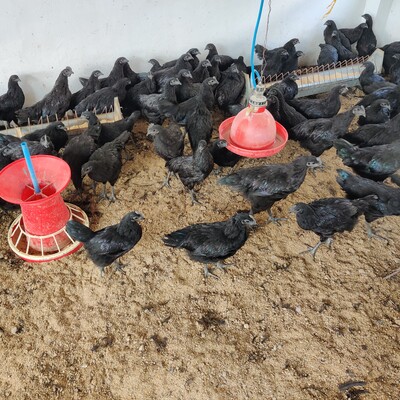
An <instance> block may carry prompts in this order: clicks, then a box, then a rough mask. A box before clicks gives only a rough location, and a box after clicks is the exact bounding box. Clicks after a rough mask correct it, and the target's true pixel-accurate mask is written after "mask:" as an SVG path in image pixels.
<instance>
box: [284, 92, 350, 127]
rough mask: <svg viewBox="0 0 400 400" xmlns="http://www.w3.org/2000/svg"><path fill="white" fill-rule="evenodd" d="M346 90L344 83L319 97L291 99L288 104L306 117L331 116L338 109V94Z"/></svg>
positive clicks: (339, 104)
mask: <svg viewBox="0 0 400 400" xmlns="http://www.w3.org/2000/svg"><path fill="white" fill-rule="evenodd" d="M347 92H348V88H347V86H345V85H338V86H334V87H333V88H332V89H331V90H330V92H329V93H328V95H327V96H326V97H323V98H319V99H306V98H305V99H293V100H291V101H290V102H289V104H290V105H291V106H292V107H294V108H295V109H296V110H297V111H299V112H301V113H302V114H303V115H304V116H305V117H306V118H309V119H316V118H331V117H333V116H334V115H336V114H337V113H338V112H339V110H340V106H341V103H340V95H343V94H345V93H347Z"/></svg>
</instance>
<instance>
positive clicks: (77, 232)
mask: <svg viewBox="0 0 400 400" xmlns="http://www.w3.org/2000/svg"><path fill="white" fill-rule="evenodd" d="M66 230H67V233H68V234H69V235H70V236H71V237H72V239H74V240H77V241H78V242H82V243H85V242H87V241H89V240H90V239H91V238H92V237H93V236H94V235H95V233H94V232H93V231H92V230H91V229H90V228H88V227H87V226H85V225H83V224H81V223H80V222H77V221H68V222H67V226H66Z"/></svg>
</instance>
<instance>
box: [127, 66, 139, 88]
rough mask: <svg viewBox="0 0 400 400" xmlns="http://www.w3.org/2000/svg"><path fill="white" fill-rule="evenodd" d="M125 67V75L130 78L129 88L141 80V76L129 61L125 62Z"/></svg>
mask: <svg viewBox="0 0 400 400" xmlns="http://www.w3.org/2000/svg"><path fill="white" fill-rule="evenodd" d="M123 69H124V77H125V78H128V79H129V80H130V82H131V83H130V85H129V88H131V87H133V86H135V85H136V84H137V83H139V82H140V76H139V74H137V73H136V72H135V71H134V70H133V69H132V68H131V67H130V65H129V62H127V63H125V64H124V66H123Z"/></svg>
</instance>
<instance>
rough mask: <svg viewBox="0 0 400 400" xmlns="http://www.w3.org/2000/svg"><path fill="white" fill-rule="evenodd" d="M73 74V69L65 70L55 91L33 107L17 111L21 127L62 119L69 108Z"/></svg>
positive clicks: (54, 88)
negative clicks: (69, 84)
mask: <svg viewBox="0 0 400 400" xmlns="http://www.w3.org/2000/svg"><path fill="white" fill-rule="evenodd" d="M72 74H73V71H72V69H71V67H66V68H64V69H63V70H62V71H61V73H60V75H59V76H58V78H57V80H56V83H55V84H54V87H53V89H52V90H51V91H50V92H49V93H48V94H46V96H45V97H44V98H43V99H42V100H40V101H38V102H37V103H35V104H34V105H33V106H30V107H25V108H22V109H21V110H18V111H16V113H15V114H16V116H17V118H18V124H19V125H26V124H28V123H29V122H31V123H33V122H35V123H36V122H38V121H39V120H40V119H44V118H46V117H47V118H49V120H54V119H61V118H62V117H63V116H64V114H65V112H66V111H67V110H68V108H69V103H70V101H71V91H70V90H69V87H68V78H69V77H70V76H71V75H72Z"/></svg>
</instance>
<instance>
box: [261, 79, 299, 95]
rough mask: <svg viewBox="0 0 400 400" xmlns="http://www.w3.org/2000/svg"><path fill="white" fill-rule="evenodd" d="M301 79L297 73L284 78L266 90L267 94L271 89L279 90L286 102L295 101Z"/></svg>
mask: <svg viewBox="0 0 400 400" xmlns="http://www.w3.org/2000/svg"><path fill="white" fill-rule="evenodd" d="M298 79H299V77H298V75H296V74H295V73H291V74H289V75H287V76H285V78H283V79H282V80H281V81H280V82H277V83H274V84H273V85H271V86H270V87H269V88H267V89H266V90H265V94H267V93H268V91H269V90H270V89H274V88H275V89H278V90H279V91H280V92H281V93H282V94H283V97H284V99H285V100H286V101H289V100H292V99H294V98H295V97H296V96H297V94H298V93H299V87H298V86H297V83H296V81H297V80H298Z"/></svg>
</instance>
